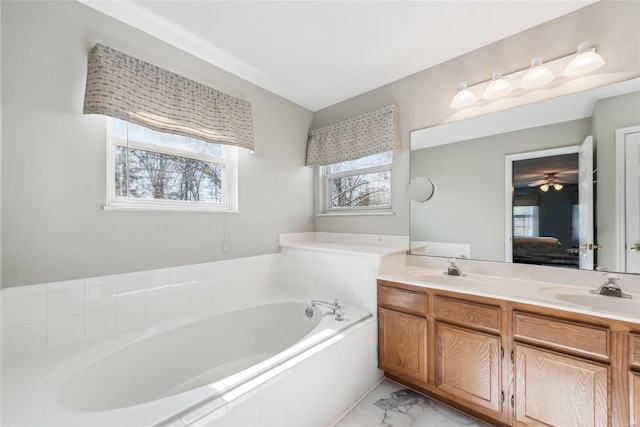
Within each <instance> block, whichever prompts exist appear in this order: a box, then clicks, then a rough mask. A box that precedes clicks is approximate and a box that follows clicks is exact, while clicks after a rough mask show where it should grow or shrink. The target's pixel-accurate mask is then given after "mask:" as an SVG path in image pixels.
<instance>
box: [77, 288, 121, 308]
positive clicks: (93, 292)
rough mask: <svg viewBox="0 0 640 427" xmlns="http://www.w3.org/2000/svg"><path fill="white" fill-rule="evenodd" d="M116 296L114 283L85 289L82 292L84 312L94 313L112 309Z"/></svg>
mask: <svg viewBox="0 0 640 427" xmlns="http://www.w3.org/2000/svg"><path fill="white" fill-rule="evenodd" d="M117 296H118V293H117V289H116V284H115V283H108V284H104V285H97V286H89V287H86V288H85V290H84V297H85V307H84V309H85V311H94V310H104V309H105V308H113V307H115V306H116V302H117Z"/></svg>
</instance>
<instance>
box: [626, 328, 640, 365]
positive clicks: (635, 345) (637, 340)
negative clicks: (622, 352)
mask: <svg viewBox="0 0 640 427" xmlns="http://www.w3.org/2000/svg"><path fill="white" fill-rule="evenodd" d="M629 344H630V346H631V348H630V352H629V354H630V359H631V360H629V363H631V366H633V367H634V368H637V369H640V335H636V334H631V335H629Z"/></svg>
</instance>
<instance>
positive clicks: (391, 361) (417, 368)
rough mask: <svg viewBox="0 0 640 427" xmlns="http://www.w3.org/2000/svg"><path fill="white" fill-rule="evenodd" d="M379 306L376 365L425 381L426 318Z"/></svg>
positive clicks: (400, 374)
mask: <svg viewBox="0 0 640 427" xmlns="http://www.w3.org/2000/svg"><path fill="white" fill-rule="evenodd" d="M379 310H380V311H379V314H380V315H379V318H378V346H379V354H378V365H379V368H380V369H382V370H384V371H389V372H390V373H393V374H396V375H399V376H404V377H408V378H413V379H416V380H419V381H421V382H423V383H426V382H427V351H426V350H427V320H426V319H424V318H421V317H417V316H412V315H410V314H405V313H400V312H398V311H393V310H387V309H384V308H380V309H379Z"/></svg>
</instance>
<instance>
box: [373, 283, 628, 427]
mask: <svg viewBox="0 0 640 427" xmlns="http://www.w3.org/2000/svg"><path fill="white" fill-rule="evenodd" d="M378 304H379V309H378V314H379V338H380V340H379V368H380V369H382V370H384V371H385V375H386V376H388V377H389V378H391V379H393V380H395V381H398V382H400V383H403V384H406V385H407V386H409V387H412V388H414V389H416V390H418V391H421V392H423V393H424V394H426V395H429V396H432V397H435V398H437V399H439V400H442V401H443V402H445V403H448V404H450V405H452V406H454V407H457V408H459V409H461V410H463V411H465V412H468V413H470V414H472V415H474V416H477V417H479V418H481V419H484V420H486V421H489V422H490V423H492V424H494V425H512V426H559V427H561V426H570V427H573V426H594V427H597V426H614V427H629V426H636V425H637V426H640V328H639V327H638V325H637V324H631V323H627V322H622V321H616V320H611V319H606V318H601V317H597V316H589V315H585V314H579V313H572V312H567V311H563V310H554V309H550V308H545V307H540V306H536V305H531V304H524V303H516V302H510V301H504V300H499V299H493V298H486V297H478V296H472V295H465V294H460V293H457V292H448V291H442V290H437V289H431V288H427V287H422V286H414V285H408V284H402V283H395V282H388V281H384V280H378Z"/></svg>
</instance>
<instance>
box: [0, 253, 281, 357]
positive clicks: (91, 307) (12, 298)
mask: <svg viewBox="0 0 640 427" xmlns="http://www.w3.org/2000/svg"><path fill="white" fill-rule="evenodd" d="M280 282H281V274H280V254H270V255H262V256H256V257H249V258H241V259H235V260H230V261H220V262H212V263H206V264H197V265H190V266H183V267H176V268H167V269H160V270H149V271H143V272H136V273H126V274H117V275H112V276H102V277H94V278H88V279H80V280H71V281H65V282H55V283H43V284H37V285H28V286H20V287H14V288H6V289H3V290H2V292H1V293H0V304H1V306H0V307H1V308H0V311H1V315H2V330H1V334H2V358H3V360H4V359H7V358H11V357H15V356H20V355H24V354H29V353H32V352H36V351H41V350H44V349H46V348H50V347H57V346H63V345H65V344H71V343H73V342H76V341H79V340H82V339H89V338H96V337H102V336H109V335H118V334H122V333H126V332H129V331H131V330H134V329H139V328H150V327H153V326H155V325H158V324H160V323H162V322H163V321H165V320H167V319H171V318H178V317H180V316H184V315H188V314H190V313H201V312H206V313H209V312H210V313H216V312H219V311H221V310H229V309H230V308H232V307H234V306H237V305H240V304H243V303H246V302H247V301H250V300H252V299H255V298H261V297H262V296H264V295H266V294H274V293H277V292H278V291H279V289H280V288H279V286H280Z"/></svg>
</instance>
